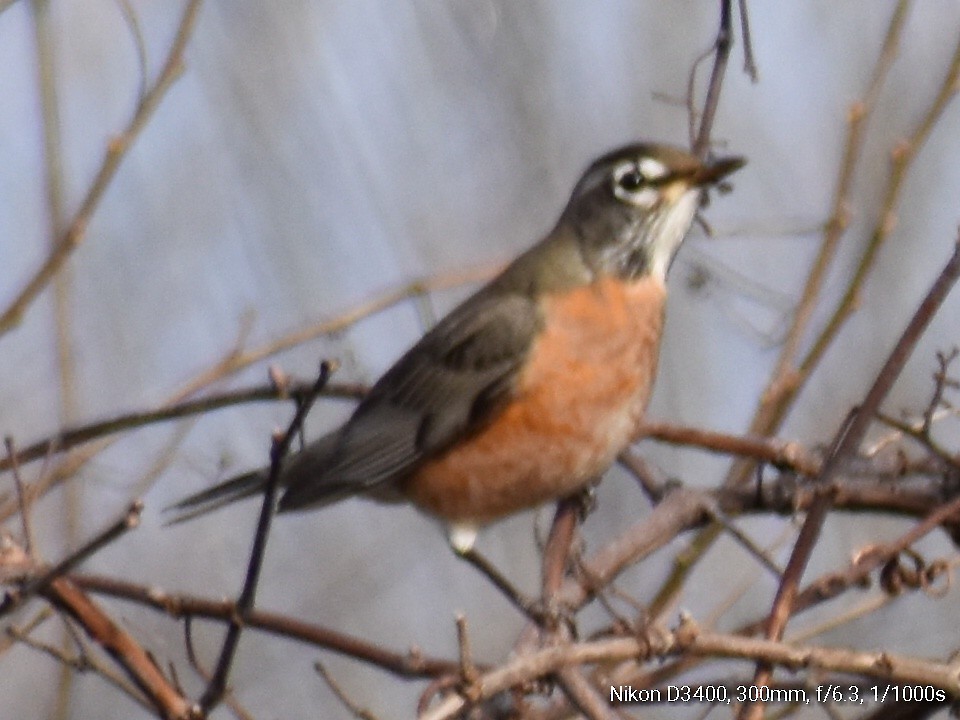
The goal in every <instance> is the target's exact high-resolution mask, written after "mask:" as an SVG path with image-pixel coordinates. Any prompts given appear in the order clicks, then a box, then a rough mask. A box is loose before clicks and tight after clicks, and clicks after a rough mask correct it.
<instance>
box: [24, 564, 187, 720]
mask: <svg viewBox="0 0 960 720" xmlns="http://www.w3.org/2000/svg"><path fill="white" fill-rule="evenodd" d="M43 594H44V596H45V597H46V598H47V599H48V600H49V601H50V602H51V603H53V604H54V605H55V606H56V607H58V608H59V609H60V610H62V611H64V612H66V613H67V614H68V615H70V616H71V617H72V618H74V619H75V620H76V621H77V622H78V623H79V624H80V626H81V627H82V628H83V629H84V632H86V633H87V635H89V636H90V638H91V639H92V640H93V641H94V642H96V643H97V644H98V645H100V646H101V647H103V649H104V650H106V651H107V652H108V653H109V654H110V656H111V657H113V659H114V660H116V662H117V663H118V664H119V665H120V667H121V668H123V670H124V672H125V673H126V674H127V676H128V677H129V678H130V679H131V680H132V681H133V682H134V684H135V685H136V686H137V688H138V689H139V690H140V691H141V692H143V693H144V695H145V696H146V697H147V698H148V699H149V700H150V702H151V703H152V704H153V706H154V707H156V708H157V709H158V710H159V711H160V713H161V714H162V717H164V718H170V719H171V720H194V719H195V718H199V717H200V715H199V714H198V708H196V707H195V706H194V705H193V704H192V703H190V702H189V701H187V700H186V699H185V698H184V697H183V695H182V694H181V693H180V692H179V691H178V690H177V689H176V687H174V686H173V684H172V683H171V682H170V681H169V680H168V679H167V678H166V677H165V676H164V674H163V673H162V672H161V671H160V669H159V668H158V667H157V665H156V663H154V661H153V659H152V658H151V657H150V655H149V654H148V653H147V652H146V651H145V650H144V649H143V648H142V647H141V646H140V644H139V643H138V642H137V641H136V640H135V639H134V638H133V637H132V636H131V635H130V634H129V633H127V631H126V630H124V629H123V628H122V627H120V626H119V625H117V624H116V623H115V622H113V620H111V619H110V617H109V616H108V615H107V614H106V613H104V612H103V610H101V609H100V607H99V606H98V605H97V604H96V603H94V602H93V601H91V600H90V598H88V597H87V596H86V594H84V593H83V591H82V590H80V588H78V587H77V586H76V585H75V584H73V583H72V582H71V581H70V579H69V578H65V577H57V578H55V579H54V580H52V581H50V582H49V583H48V584H47V586H46V587H45V588H44V590H43Z"/></svg>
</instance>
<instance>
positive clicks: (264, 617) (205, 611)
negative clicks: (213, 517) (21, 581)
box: [70, 574, 459, 679]
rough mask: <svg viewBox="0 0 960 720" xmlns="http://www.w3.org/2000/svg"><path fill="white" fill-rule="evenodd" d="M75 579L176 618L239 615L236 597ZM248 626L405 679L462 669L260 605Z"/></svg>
mask: <svg viewBox="0 0 960 720" xmlns="http://www.w3.org/2000/svg"><path fill="white" fill-rule="evenodd" d="M70 580H71V581H72V582H74V583H75V584H76V585H77V586H78V587H80V588H83V589H84V590H87V591H89V592H93V593H99V594H103V595H109V596H110V597H115V598H119V599H122V600H127V601H129V602H134V603H137V604H140V605H144V606H146V607H149V608H152V609H153V610H156V611H158V612H162V613H164V614H165V615H168V616H170V617H172V618H188V619H189V618H205V619H208V620H217V621H220V622H230V621H231V619H233V618H235V617H236V615H237V613H238V609H237V605H236V603H235V602H233V601H231V600H223V599H216V600H214V599H209V598H200V597H195V596H190V595H179V594H171V593H168V592H165V591H164V590H162V589H160V588H158V587H155V586H146V585H140V584H137V583H132V582H130V581H128V580H121V579H118V578H110V577H103V576H100V575H86V574H84V575H81V574H76V575H71V576H70ZM245 624H246V626H247V627H248V628H253V629H256V630H260V631H262V632H267V633H271V634H273V635H277V636H279V637H285V638H288V639H290V640H296V641H297V642H302V643H307V644H309V645H311V646H313V647H317V648H320V649H323V650H329V651H331V652H335V653H338V654H340V655H343V656H344V657H350V658H353V659H355V660H359V661H361V662H364V663H367V664H368V665H372V666H374V667H378V668H381V669H382V670H385V671H387V672H389V673H392V674H394V675H396V676H398V677H402V678H412V679H422V678H435V677H440V676H443V675H456V674H457V673H458V672H459V664H458V663H457V662H455V661H452V660H446V659H442V658H436V657H430V656H427V655H423V654H422V653H412V652H408V653H403V652H394V651H391V650H387V649H385V648H382V647H380V646H379V645H375V644H373V643H370V642H367V641H366V640H362V639H360V638H357V637H353V636H351V635H346V634H344V633H341V632H338V631H336V630H330V629H329V628H325V627H321V626H319V625H313V624H310V623H306V622H303V621H302V620H299V619H297V618H293V617H290V616H287V615H281V614H279V613H272V612H268V611H265V610H257V609H254V610H251V611H250V612H249V613H247V616H246V618H245Z"/></svg>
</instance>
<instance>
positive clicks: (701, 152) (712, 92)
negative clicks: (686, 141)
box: [693, 0, 733, 158]
mask: <svg viewBox="0 0 960 720" xmlns="http://www.w3.org/2000/svg"><path fill="white" fill-rule="evenodd" d="M731 12H732V10H731V0H720V28H719V29H718V30H717V39H716V41H715V43H714V48H715V50H716V53H715V55H714V60H713V70H712V71H711V73H710V84H709V85H708V86H707V97H706V99H705V100H704V101H703V112H702V113H701V115H700V129H699V131H698V132H697V139H696V140H695V141H694V143H693V154H694V155H696V156H697V157H699V158H705V157H706V156H707V153H708V152H709V151H710V131H711V130H712V129H713V119H714V117H716V114H717V108H718V107H719V105H720V89H721V88H722V87H723V76H724V75H725V74H726V71H727V60H728V59H729V58H730V47H731V45H732V44H733V34H732V31H731V22H730V15H731Z"/></svg>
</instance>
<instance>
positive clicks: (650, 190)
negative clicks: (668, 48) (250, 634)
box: [174, 144, 744, 553]
mask: <svg viewBox="0 0 960 720" xmlns="http://www.w3.org/2000/svg"><path fill="white" fill-rule="evenodd" d="M743 163H744V161H743V160H742V159H741V158H723V159H719V160H714V161H710V162H701V161H700V160H699V159H697V158H696V157H694V156H693V155H690V154H688V153H686V152H684V151H682V150H679V149H676V148H672V147H667V146H663V145H654V144H633V145H628V146H626V147H623V148H620V149H618V150H614V151H613V152H611V153H608V154H607V155H604V156H603V157H601V158H599V159H598V160H596V161H595V162H594V163H593V164H592V165H590V167H589V168H587V170H586V172H585V173H584V174H583V177H581V179H580V181H579V182H578V183H577V185H576V187H575V188H574V190H573V194H572V196H571V197H570V201H569V202H568V204H567V207H566V208H565V209H564V211H563V213H562V214H561V215H560V220H559V221H558V222H557V224H556V226H555V227H554V228H553V230H552V231H551V232H550V233H549V234H547V236H546V237H545V238H543V239H542V240H541V241H540V242H539V243H537V244H536V245H534V246H533V247H532V248H531V249H529V250H528V251H527V252H525V253H523V254H522V255H520V256H519V257H518V258H517V259H516V260H514V261H513V262H512V263H511V264H510V265H509V266H508V267H507V268H506V269H505V270H504V271H503V272H502V273H501V274H500V275H499V276H498V277H497V278H495V279H494V280H492V281H491V282H490V283H489V284H487V285H486V286H485V287H483V288H481V289H480V290H479V291H478V292H477V293H475V294H474V295H473V296H471V297H470V298H468V299H467V300H466V301H464V302H463V303H462V304H461V305H459V306H458V307H457V308H456V309H454V310H453V311H452V312H451V313H450V314H449V315H447V316H446V317H445V318H444V319H443V320H441V321H440V322H439V323H438V324H437V325H436V326H435V327H434V328H433V329H432V330H430V331H429V332H428V333H427V334H426V335H424V336H423V338H422V339H421V340H420V341H419V342H418V343H417V344H416V345H414V346H413V347H412V348H411V349H410V350H409V351H407V353H406V354H405V355H403V357H401V358H400V359H399V360H398V361H397V362H396V364H395V365H394V366H393V367H392V368H390V369H389V370H388V371H387V372H386V373H385V374H384V375H383V377H381V378H380V380H378V381H377V383H376V384H375V385H374V386H373V388H372V389H371V390H370V393H369V395H368V396H367V397H366V398H365V399H364V400H363V402H361V403H360V404H359V405H358V407H357V408H356V410H355V411H354V413H353V415H352V416H351V417H350V419H349V420H348V421H347V422H346V423H345V424H344V425H343V426H342V427H340V428H339V429H338V430H335V431H334V432H332V433H330V434H329V435H326V436H325V437H322V438H320V439H319V440H316V441H314V442H312V443H310V444H308V445H307V446H306V447H305V448H304V449H303V450H302V451H300V452H299V453H297V454H295V455H293V456H292V457H290V458H289V459H287V460H286V461H285V462H284V464H283V467H282V470H281V474H280V478H279V482H280V485H281V486H282V487H283V488H285V492H284V493H283V495H282V497H281V499H280V501H279V510H280V511H288V510H300V509H306V508H314V507H322V506H325V505H328V504H330V503H332V502H336V501H338V500H340V499H343V498H346V497H351V496H364V497H369V498H373V499H376V500H381V501H399V500H407V501H410V502H412V503H414V504H415V505H416V506H417V507H419V508H420V509H422V510H424V511H426V512H427V513H428V514H430V515H434V516H436V517H438V518H440V519H442V520H443V521H445V522H446V523H447V524H448V528H449V537H450V543H451V545H452V546H453V547H454V549H455V550H457V551H459V552H461V553H465V552H467V551H468V550H470V549H471V548H472V546H473V542H474V540H475V538H476V533H477V529H478V528H479V527H480V526H482V525H484V524H486V523H488V522H490V521H493V520H496V519H498V518H501V517H503V516H505V515H508V514H510V513H514V512H517V511H519V510H522V509H526V508H530V507H533V506H535V505H538V504H540V503H543V502H545V501H548V500H551V499H557V498H560V497H564V496H567V495H570V494H572V493H574V492H576V491H578V490H579V489H581V488H583V487H585V486H586V485H588V484H589V483H590V482H591V480H592V479H594V478H596V477H597V476H599V475H600V474H601V473H602V472H603V471H605V470H606V469H607V468H608V467H609V466H610V465H611V464H612V463H613V461H614V459H615V458H616V456H617V455H618V454H619V453H620V452H621V451H622V450H623V449H624V448H625V447H626V446H627V445H628V444H629V443H630V441H631V439H632V438H633V436H634V435H635V432H636V429H637V426H638V423H639V421H640V419H641V417H642V416H643V413H644V410H645V408H646V405H647V401H648V399H649V397H650V391H651V386H652V384H653V379H654V375H655V373H656V367H657V357H658V354H659V345H660V335H661V330H662V327H663V315H664V300H665V298H666V288H665V285H664V281H665V278H666V275H667V270H668V268H669V267H670V264H671V262H672V260H673V257H674V254H675V253H676V251H677V249H678V248H679V247H680V244H681V242H682V241H683V239H684V236H685V235H686V234H687V231H688V230H689V228H690V225H691V223H692V222H693V219H694V215H695V214H696V212H697V209H698V207H699V206H700V203H701V199H702V193H703V188H704V187H705V186H708V185H710V184H713V183H716V182H717V181H718V180H720V179H721V178H723V177H725V176H726V175H728V174H729V173H731V172H733V171H735V170H737V169H738V168H740V167H741V166H742V165H743ZM266 477H267V472H266V470H265V469H263V470H257V471H254V472H251V473H247V474H246V475H242V476H240V477H237V478H234V479H232V480H228V481H226V482H225V483H222V484H220V485H217V486H215V487H213V488H211V489H209V490H206V491H203V492H200V493H198V494H196V495H193V496H191V497H188V498H186V499H185V500H182V501H181V502H179V503H178V504H177V505H175V506H174V508H175V509H176V510H179V511H181V512H182V513H185V514H186V515H187V516H190V517H192V516H194V515H196V514H201V513H204V512H206V511H208V510H211V509H213V508H215V507H219V506H221V505H224V504H226V503H229V502H232V501H234V500H237V499H239V498H242V497H246V496H248V495H252V494H254V493H256V492H257V491H259V490H261V489H262V488H263V486H264V484H265V482H266Z"/></svg>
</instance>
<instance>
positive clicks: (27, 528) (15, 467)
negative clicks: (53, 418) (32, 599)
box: [3, 435, 36, 557]
mask: <svg viewBox="0 0 960 720" xmlns="http://www.w3.org/2000/svg"><path fill="white" fill-rule="evenodd" d="M3 443H4V446H5V447H6V448H7V457H9V458H10V469H11V470H12V471H13V486H14V488H16V491H17V507H18V508H19V510H20V525H21V528H22V529H23V549H24V550H25V551H26V553H27V555H30V556H31V557H32V556H33V553H34V551H35V549H36V545H35V544H34V542H33V528H32V527H31V524H30V504H29V503H28V502H27V498H26V494H25V493H24V491H23V478H22V477H21V476H20V463H19V462H17V453H16V447H15V446H14V444H13V438H12V437H10V436H9V435H7V436H6V437H5V438H4V439H3Z"/></svg>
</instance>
